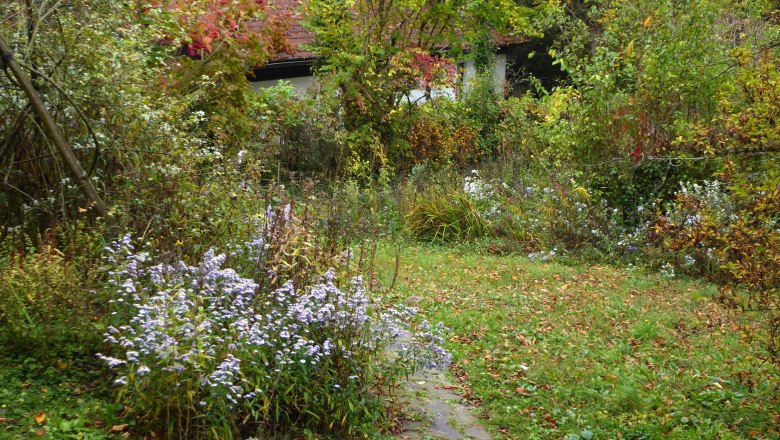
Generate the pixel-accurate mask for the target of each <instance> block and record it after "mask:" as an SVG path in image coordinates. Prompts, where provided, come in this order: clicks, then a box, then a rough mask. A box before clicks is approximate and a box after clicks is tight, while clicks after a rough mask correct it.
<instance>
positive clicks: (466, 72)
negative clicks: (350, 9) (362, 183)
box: [252, 54, 506, 101]
mask: <svg viewBox="0 0 780 440" xmlns="http://www.w3.org/2000/svg"><path fill="white" fill-rule="evenodd" d="M461 66H462V67H461V74H462V77H461V78H460V80H459V81H458V82H459V84H458V87H459V88H460V89H461V90H463V91H467V90H468V89H469V84H471V82H473V81H474V77H475V76H476V72H477V70H476V68H475V67H474V61H471V60H469V61H466V62H464V63H462V64H461ZM493 80H494V81H495V84H496V91H498V92H499V93H503V92H504V86H505V82H506V54H498V55H496V61H495V64H494V67H493ZM279 81H280V80H278V79H274V80H268V81H255V82H253V83H252V89H253V90H255V91H259V90H260V89H264V88H268V87H273V86H276V85H277V84H279ZM284 81H288V82H290V83H291V84H292V86H293V87H295V91H296V92H297V93H298V94H300V95H303V94H304V93H306V90H307V89H309V87H311V86H312V85H314V81H315V79H314V77H313V76H297V77H292V78H285V79H284ZM431 95H432V96H433V97H439V96H449V97H451V98H453V99H454V98H455V97H456V96H457V93H456V92H455V89H454V88H451V87H450V88H441V89H434V90H432V91H431ZM424 96H425V91H424V90H412V91H411V92H409V99H410V100H411V101H417V100H419V101H422V100H423V99H424Z"/></svg>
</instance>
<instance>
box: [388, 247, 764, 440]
mask: <svg viewBox="0 0 780 440" xmlns="http://www.w3.org/2000/svg"><path fill="white" fill-rule="evenodd" d="M378 261H379V262H378V275H379V278H380V281H381V282H382V283H383V284H385V285H388V284H389V283H390V280H391V279H392V277H393V271H394V267H395V260H394V254H393V250H392V249H391V248H389V247H388V248H385V249H382V250H381V251H380V256H379V258H378ZM400 261H401V264H400V272H399V276H398V280H397V282H396V288H395V289H394V291H393V293H391V294H390V295H391V296H395V297H396V298H394V299H396V300H397V301H405V302H406V303H408V304H410V305H414V306H417V307H419V308H420V309H421V312H422V313H424V314H426V315H427V316H428V317H429V319H430V320H431V321H442V322H444V323H445V325H447V326H448V327H449V328H451V330H452V332H451V335H450V339H449V346H448V348H449V349H450V350H452V352H453V364H452V367H451V370H450V372H451V374H452V376H453V383H454V384H456V386H457V387H458V389H459V392H460V393H461V394H462V396H463V398H464V399H467V400H468V401H469V402H470V403H471V404H473V405H474V411H475V412H476V413H477V414H478V415H479V416H481V417H482V418H483V422H484V424H485V425H486V426H487V427H488V428H489V429H490V430H492V431H493V432H494V433H495V434H496V435H497V437H498V438H506V439H510V438H515V439H534V438H540V439H541V438H543V439H551V438H553V439H555V438H566V439H580V438H582V439H590V438H593V439H614V438H622V439H653V438H679V439H707V438H713V439H714V438H718V439H729V438H776V437H777V436H778V431H777V426H778V425H777V421H778V419H779V418H780V416H778V414H777V413H778V412H779V411H778V406H777V401H776V399H775V398H774V396H773V393H772V389H771V388H772V386H771V381H772V380H767V379H762V377H766V376H765V375H762V374H765V373H766V372H761V371H760V367H757V366H755V364H754V363H751V362H750V354H749V351H748V347H747V346H746V345H744V343H743V342H741V341H740V337H739V335H738V334H737V332H736V330H735V326H734V319H735V318H734V317H733V316H730V314H729V313H728V311H727V310H726V309H724V308H723V307H721V306H720V305H719V304H718V303H717V302H715V300H714V297H715V296H716V295H717V289H716V287H715V286H713V285H710V284H705V283H700V282H693V281H690V280H685V279H668V278H664V277H662V276H660V275H653V274H646V273H642V272H641V271H631V270H623V269H616V268H612V267H604V266H595V267H585V266H567V265H562V264H556V263H547V262H534V261H530V260H529V259H527V258H525V257H521V256H519V257H499V256H493V255H485V254H480V253H477V252H476V251H473V250H468V249H465V248H464V249H452V248H444V247H436V246H426V245H411V246H409V247H406V248H403V249H402V250H401V259H400ZM751 372H754V373H756V374H751Z"/></svg>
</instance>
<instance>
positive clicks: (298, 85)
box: [252, 76, 314, 95]
mask: <svg viewBox="0 0 780 440" xmlns="http://www.w3.org/2000/svg"><path fill="white" fill-rule="evenodd" d="M279 81H287V82H289V83H291V84H292V86H293V87H295V92H296V93H298V94H299V95H303V94H304V93H306V90H307V89H308V88H309V87H311V86H312V84H314V77H313V76H296V77H293V78H285V79H283V80H278V79H271V80H268V81H254V82H252V90H254V91H256V92H257V91H259V90H260V89H266V88H268V87H274V86H276V85H278V84H279Z"/></svg>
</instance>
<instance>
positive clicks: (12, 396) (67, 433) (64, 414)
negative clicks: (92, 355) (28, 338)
mask: <svg viewBox="0 0 780 440" xmlns="http://www.w3.org/2000/svg"><path fill="white" fill-rule="evenodd" d="M69 362H73V361H67V362H66V361H64V360H60V361H56V362H53V365H52V366H47V365H44V364H43V363H41V362H39V361H36V360H34V359H31V358H27V359H24V358H9V357H5V356H2V355H0V439H31V438H32V439H35V438H40V439H103V438H118V437H117V435H120V434H122V433H124V431H126V430H127V429H128V425H125V424H124V422H121V421H118V420H117V419H116V417H114V415H113V414H115V413H121V412H122V406H121V405H118V406H117V405H115V404H114V403H112V400H113V396H111V389H110V383H107V382H106V380H105V378H104V377H102V376H103V373H104V372H103V371H102V370H99V369H98V367H99V365H98V363H97V362H90V360H83V365H72V364H70V363H69ZM91 365H94V370H93V367H91Z"/></svg>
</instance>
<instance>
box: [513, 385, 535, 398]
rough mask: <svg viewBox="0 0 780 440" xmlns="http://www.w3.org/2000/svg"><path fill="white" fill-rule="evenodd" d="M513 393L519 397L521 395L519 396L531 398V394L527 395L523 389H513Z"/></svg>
mask: <svg viewBox="0 0 780 440" xmlns="http://www.w3.org/2000/svg"><path fill="white" fill-rule="evenodd" d="M515 391H516V392H517V394H519V395H521V396H525V397H530V396H532V394H531V393H529V392H528V391H527V390H526V389H525V387H520V388H515Z"/></svg>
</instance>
